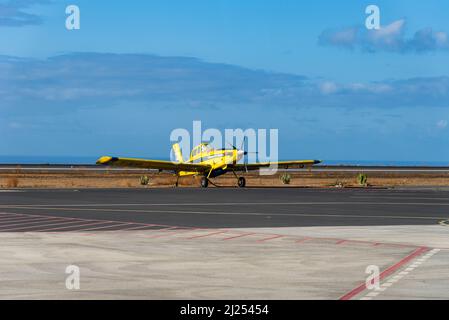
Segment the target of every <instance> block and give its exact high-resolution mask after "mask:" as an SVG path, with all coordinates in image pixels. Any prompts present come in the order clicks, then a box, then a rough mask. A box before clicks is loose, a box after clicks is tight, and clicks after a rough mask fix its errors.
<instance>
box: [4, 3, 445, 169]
mask: <svg viewBox="0 0 449 320" xmlns="http://www.w3.org/2000/svg"><path fill="white" fill-rule="evenodd" d="M69 4H76V5H78V6H79V8H80V10H81V30H74V31H68V30H66V29H65V18H66V14H65V8H66V6H67V5H69ZM369 4H376V5H378V6H379V7H380V10H381V25H382V28H381V30H380V31H379V32H377V33H375V32H370V31H367V30H366V29H365V28H364V22H365V18H366V15H365V12H364V11H365V7H366V6H367V5H369ZM448 14H449V2H447V1H444V0H441V1H437V0H432V1H399V0H393V1H391V0H389V1H375V2H371V1H360V0H358V1H355V0H354V1H340V2H337V1H322V0H319V1H313V2H312V1H311V2H310V3H306V2H305V1H286V0H284V1H279V0H278V1H274V0H266V1H253V0H249V1H244V2H243V1H234V0H227V1H217V0H214V1H210V0H197V1H181V0H179V1H178V0H171V1H170V0H165V1H162V0H160V1H159V0H152V1H127V2H126V1H104V0H95V1H92V0H91V1H84V0H81V1H76V0H73V1H50V0H48V1H46V0H12V1H8V0H0V43H2V45H1V46H0V135H1V136H2V139H1V140H0V155H25V156H36V155H41V156H46V155H48V156H56V155H62V156H69V155H81V156H91V157H95V156H97V155H101V154H120V155H130V156H140V157H143V156H147V157H151V156H156V157H168V155H169V150H168V149H169V134H170V132H171V130H173V129H175V128H178V127H184V128H187V129H189V128H191V125H192V121H193V120H202V121H203V127H205V128H207V127H216V128H219V129H225V128H238V127H241V128H250V127H251V128H279V137H280V156H281V157H282V158H298V157H299V158H303V157H304V158H309V157H311V158H321V159H356V160H397V161H407V160H410V161H446V162H449V127H448V121H449V63H448V61H449V40H448V34H449V19H448Z"/></svg>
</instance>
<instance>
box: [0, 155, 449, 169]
mask: <svg viewBox="0 0 449 320" xmlns="http://www.w3.org/2000/svg"><path fill="white" fill-rule="evenodd" d="M97 159H98V157H90V156H81V157H80V156H0V164H40V165H43V164H45V165H49V164H50V165H52V164H54V165H64V164H66V165H67V164H68V165H71V164H73V165H92V164H95V161H96V160H97ZM153 159H156V160H168V159H167V158H164V157H153ZM282 160H289V159H282ZM323 164H324V165H326V164H327V165H360V166H433V167H447V166H449V161H396V160H323Z"/></svg>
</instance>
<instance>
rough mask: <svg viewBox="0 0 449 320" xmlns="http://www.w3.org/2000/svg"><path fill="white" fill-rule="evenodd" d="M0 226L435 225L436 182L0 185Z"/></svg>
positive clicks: (446, 213)
mask: <svg viewBox="0 0 449 320" xmlns="http://www.w3.org/2000/svg"><path fill="white" fill-rule="evenodd" d="M0 213H1V214H0V232H22V231H23V232H25V231H55V232H56V231H60V232H64V231H91V230H92V231H102V230H103V231H113V230H146V229H158V228H261V227H264V228H271V227H305V226H387V225H437V224H445V223H447V221H448V220H449V191H448V190H437V189H423V190H412V189H411V190H386V189H303V188H273V189H270V188H254V189H253V188H248V189H237V188H210V189H198V188H179V189H175V188H161V189H107V190H106V189H83V190H36V189H33V190H2V191H1V192H0Z"/></svg>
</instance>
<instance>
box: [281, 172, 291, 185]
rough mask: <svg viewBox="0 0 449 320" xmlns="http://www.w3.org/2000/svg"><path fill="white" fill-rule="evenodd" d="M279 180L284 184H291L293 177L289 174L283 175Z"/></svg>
mask: <svg viewBox="0 0 449 320" xmlns="http://www.w3.org/2000/svg"><path fill="white" fill-rule="evenodd" d="M279 179H280V180H281V182H282V184H290V182H291V180H292V177H291V176H290V174H288V173H287V172H285V173H283V174H282V175H281V176H280V177H279Z"/></svg>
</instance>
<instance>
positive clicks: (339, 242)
mask: <svg viewBox="0 0 449 320" xmlns="http://www.w3.org/2000/svg"><path fill="white" fill-rule="evenodd" d="M345 242H348V240H338V241H337V242H335V244H337V245H338V244H343V243H345Z"/></svg>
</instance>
